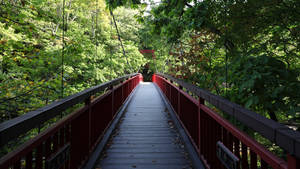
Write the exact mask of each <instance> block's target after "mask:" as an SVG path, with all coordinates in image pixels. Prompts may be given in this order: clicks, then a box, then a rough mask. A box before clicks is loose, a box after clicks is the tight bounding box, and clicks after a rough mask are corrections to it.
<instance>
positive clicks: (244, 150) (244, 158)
mask: <svg viewBox="0 0 300 169" xmlns="http://www.w3.org/2000/svg"><path fill="white" fill-rule="evenodd" d="M242 168H243V169H249V164H248V151H247V146H246V145H245V144H243V143H242Z"/></svg>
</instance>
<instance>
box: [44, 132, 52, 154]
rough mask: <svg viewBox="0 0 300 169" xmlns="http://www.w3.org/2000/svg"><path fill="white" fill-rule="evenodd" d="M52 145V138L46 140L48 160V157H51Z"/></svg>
mask: <svg viewBox="0 0 300 169" xmlns="http://www.w3.org/2000/svg"><path fill="white" fill-rule="evenodd" d="M51 143H52V139H51V137H49V138H48V139H47V140H46V143H45V157H46V159H47V158H48V157H50V155H51Z"/></svg>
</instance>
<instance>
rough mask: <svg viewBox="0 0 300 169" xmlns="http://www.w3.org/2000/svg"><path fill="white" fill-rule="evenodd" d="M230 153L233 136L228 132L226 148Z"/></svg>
mask: <svg viewBox="0 0 300 169" xmlns="http://www.w3.org/2000/svg"><path fill="white" fill-rule="evenodd" d="M227 148H228V149H229V150H230V151H231V152H233V136H232V134H231V133H230V132H228V147H227Z"/></svg>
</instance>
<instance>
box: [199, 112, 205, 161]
mask: <svg viewBox="0 0 300 169" xmlns="http://www.w3.org/2000/svg"><path fill="white" fill-rule="evenodd" d="M200 113H201V119H200V125H201V131H200V133H201V137H200V138H201V148H200V149H201V155H202V156H204V153H205V124H204V123H205V122H204V120H205V112H204V111H201V112H200Z"/></svg>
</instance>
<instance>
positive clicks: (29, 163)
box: [25, 152, 32, 169]
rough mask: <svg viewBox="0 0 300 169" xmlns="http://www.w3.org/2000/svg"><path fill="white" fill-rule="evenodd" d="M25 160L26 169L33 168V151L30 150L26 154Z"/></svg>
mask: <svg viewBox="0 0 300 169" xmlns="http://www.w3.org/2000/svg"><path fill="white" fill-rule="evenodd" d="M25 161H26V163H25V165H26V167H25V169H32V152H30V153H28V154H27V155H26V160H25Z"/></svg>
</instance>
